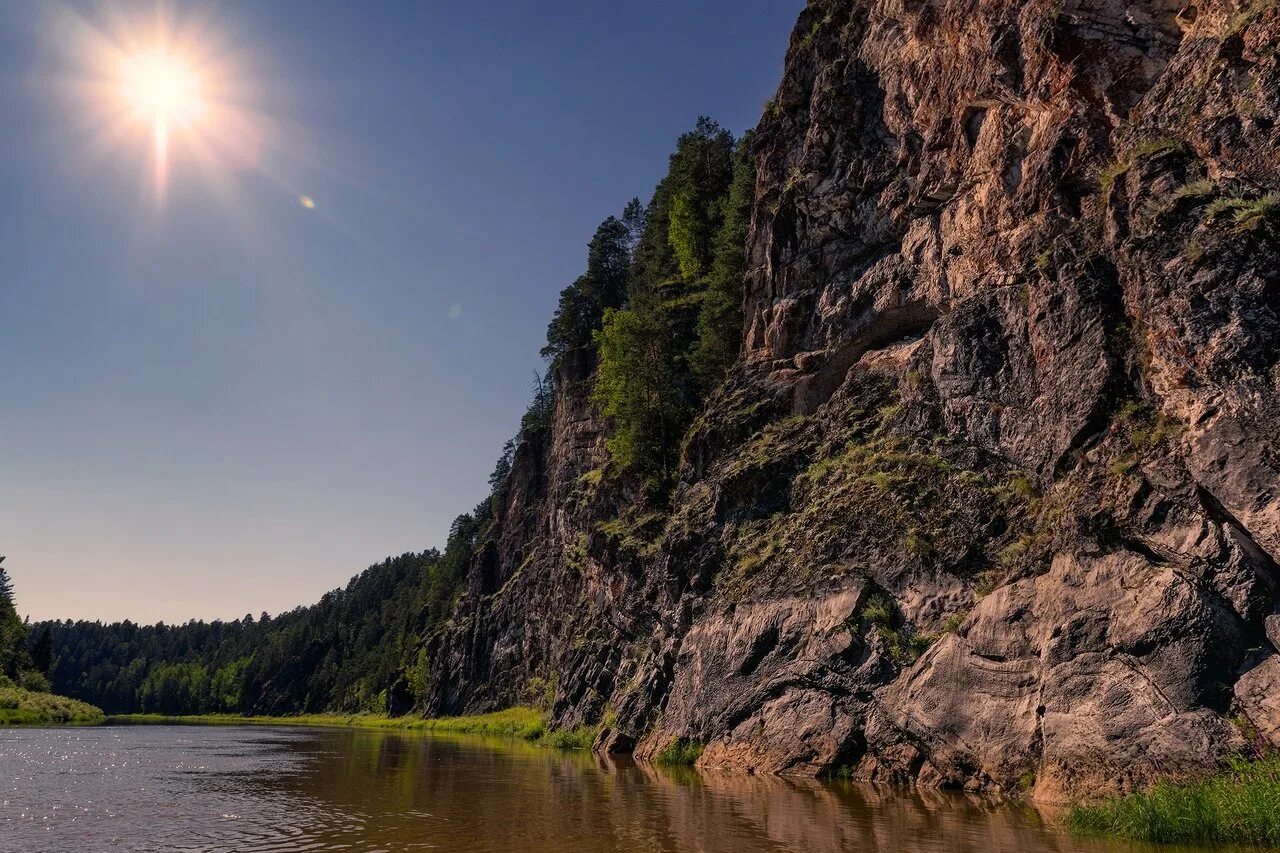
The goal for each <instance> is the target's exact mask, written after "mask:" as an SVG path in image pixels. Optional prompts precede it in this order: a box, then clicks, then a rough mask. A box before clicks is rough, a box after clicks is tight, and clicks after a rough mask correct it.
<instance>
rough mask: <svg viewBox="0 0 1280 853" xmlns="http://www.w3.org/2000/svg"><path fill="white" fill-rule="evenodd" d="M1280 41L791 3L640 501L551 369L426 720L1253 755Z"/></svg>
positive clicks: (838, 755)
mask: <svg viewBox="0 0 1280 853" xmlns="http://www.w3.org/2000/svg"><path fill="white" fill-rule="evenodd" d="M1278 45H1280V6H1278V5H1277V4H1276V3H1275V2H1274V0H1249V2H1243V3H1241V2H1214V0H1208V2H1201V3H1194V2H1192V3H1184V2H1163V0H1160V1H1159V2H1140V3H1128V4H1125V3H1120V2H1111V0H1095V1H1094V2H1080V1H1079V0H1066V2H1062V0H1053V2H1047V0H1031V1H1030V2H1018V3H1014V2H1009V1H1008V0H983V2H973V0H969V1H968V2H961V0H906V2H904V1H903V0H839V2H836V1H835V0H822V2H812V3H811V4H810V5H809V6H808V8H807V9H806V10H805V11H804V12H803V13H802V15H801V17H800V20H799V22H798V24H797V27H796V30H795V32H794V34H793V36H792V40H791V46H790V50H789V52H788V55H787V61H786V70H785V75H784V78H783V81H782V83H781V85H780V87H779V90H778V93H777V96H776V98H775V99H774V100H773V101H772V102H771V103H770V104H769V105H768V107H767V108H766V112H765V115H764V117H763V119H762V121H761V125H760V127H759V129H758V134H757V138H756V143H755V144H756V157H757V163H758V180H757V193H756V202H755V206H754V210H753V216H752V227H751V232H750V238H749V246H748V249H749V267H750V268H749V272H748V277H747V281H746V288H745V300H744V309H745V317H746V328H745V331H744V340H743V342H742V352H741V358H740V360H739V363H738V365H737V367H736V368H735V370H734V372H733V375H732V376H731V377H730V380H729V381H728V383H727V384H726V385H725V386H724V387H723V388H722V389H720V391H718V392H717V393H716V394H715V395H714V396H713V398H712V399H711V400H710V402H709V403H708V404H707V406H706V408H705V410H704V411H702V412H701V413H700V415H699V416H698V418H697V420H696V421H695V423H694V425H693V427H692V428H691V430H690V432H689V435H688V436H687V437H686V441H685V444H684V450H683V454H682V461H681V465H680V469H679V473H678V484H677V486H676V487H675V490H674V495H673V497H671V498H670V500H664V501H654V500H652V499H651V498H647V497H645V496H644V494H643V493H642V491H641V490H639V489H633V488H630V487H628V486H627V485H626V483H625V479H622V480H618V479H613V478H609V477H605V476H602V473H601V472H602V466H603V465H604V463H605V458H606V451H605V448H604V437H605V435H606V426H605V425H604V424H603V423H601V421H600V420H599V418H598V416H597V415H596V413H595V412H593V410H592V407H591V406H590V404H589V402H588V400H587V395H588V391H589V388H590V381H591V371H592V365H591V364H590V363H589V361H580V362H579V363H574V364H568V365H565V366H564V367H563V368H562V370H561V375H560V376H558V377H557V380H558V381H557V387H558V390H557V401H556V408H555V425H554V428H553V431H552V441H551V443H550V446H549V447H547V448H544V449H539V448H531V447H523V448H521V450H520V452H519V453H518V454H517V457H516V460H515V465H514V473H513V475H512V481H511V482H512V487H511V488H510V489H508V490H507V492H506V494H505V505H504V506H503V508H502V509H501V511H500V512H499V514H498V519H497V522H496V523H495V527H494V531H493V535H492V537H491V540H490V541H489V542H488V543H487V544H486V545H485V546H484V548H483V551H482V553H481V555H480V557H479V558H478V559H477V562H476V565H475V566H474V567H473V570H472V574H471V578H470V588H469V592H468V594H467V597H466V598H465V600H464V601H463V602H462V604H461V606H460V608H459V611H458V614H457V616H456V617H455V619H454V621H453V623H451V625H450V626H449V627H448V628H447V629H446V630H445V631H444V632H442V633H441V634H439V635H437V636H436V637H435V638H434V639H433V640H432V643H431V647H430V652H431V661H432V670H433V671H432V698H431V700H430V703H429V705H430V706H429V708H428V709H427V710H430V711H433V712H461V711H473V710H484V709H490V708H494V707H498V706H502V705H507V704H512V703H515V702H542V701H546V702H549V703H550V705H551V707H552V710H553V716H554V719H555V722H556V723H557V724H558V725H562V726H575V725H580V724H596V723H601V722H603V724H604V730H603V732H602V734H601V736H600V738H599V740H598V741H597V748H598V749H600V750H605V751H629V750H634V751H635V752H636V753H637V755H638V756H639V757H641V758H649V757H653V756H655V755H656V754H657V753H659V752H661V751H662V750H663V749H665V748H667V747H668V746H669V745H670V744H671V743H673V742H675V741H687V742H696V743H698V744H701V745H703V747H704V749H703V752H702V756H701V758H700V759H699V762H700V764H702V765H703V766H707V767H713V766H715V767H730V768H739V769H744V770H750V771H757V772H779V773H795V774H805V775H816V774H820V773H824V772H831V771H837V770H839V771H842V772H847V773H850V774H852V775H855V776H859V777H864V778H871V779H892V780H898V781H907V780H910V781H916V782H919V783H921V784H926V785H955V786H964V787H967V788H970V789H985V790H1000V791H1006V792H1009V791H1017V790H1025V789H1032V790H1033V791H1034V793H1035V795H1036V796H1039V797H1042V798H1061V797H1063V796H1065V795H1066V794H1068V793H1071V794H1079V793H1081V792H1084V791H1086V790H1095V791H1102V790H1116V789H1125V788H1128V787H1131V786H1132V785H1134V784H1137V783H1141V782H1143V781H1146V780H1148V779H1150V778H1154V777H1156V776H1159V775H1166V774H1171V773H1174V774H1176V773H1180V772H1190V771H1195V770H1199V769H1203V768H1206V767H1209V766H1212V765H1213V764H1214V763H1215V762H1216V761H1218V760H1219V759H1220V758H1221V757H1222V756H1224V755H1226V754H1231V753H1238V752H1241V751H1248V750H1250V749H1253V748H1257V747H1258V746H1260V745H1262V744H1264V743H1267V742H1270V743H1271V744H1272V745H1276V746H1280V652H1278V651H1277V649H1278V644H1277V641H1278V640H1280V630H1278V629H1276V625H1277V623H1278V622H1280V616H1277V615H1274V614H1276V613H1277V604H1278V602H1280V593H1278V591H1277V580H1278V579H1280V574H1278V571H1280V566H1278V565H1277V560H1280V439H1278V438H1277V435H1278V433H1280V366H1278V364H1280V316H1278V314H1277V312H1278V311H1280V195H1277V192H1278V191H1280V129H1277V127H1276V122H1277V120H1278V119H1280V55H1278V53H1277V46H1278ZM1269 627H1270V629H1271V630H1268V628H1269Z"/></svg>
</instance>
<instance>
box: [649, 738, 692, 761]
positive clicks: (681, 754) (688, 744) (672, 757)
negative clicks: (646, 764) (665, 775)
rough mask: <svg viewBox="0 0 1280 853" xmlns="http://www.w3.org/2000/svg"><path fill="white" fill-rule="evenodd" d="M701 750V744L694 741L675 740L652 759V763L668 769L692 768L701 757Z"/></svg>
mask: <svg viewBox="0 0 1280 853" xmlns="http://www.w3.org/2000/svg"><path fill="white" fill-rule="evenodd" d="M702 750H703V746H702V744H700V743H698V742H697V741H696V740H685V739H684V738H675V739H674V740H672V741H671V743H669V744H667V745H666V747H665V748H664V749H663V750H662V751H661V752H659V753H658V754H657V755H655V756H654V757H653V763H654V764H662V765H665V766H668V767H692V766H693V765H694V764H696V763H697V762H698V759H699V758H701V757H702Z"/></svg>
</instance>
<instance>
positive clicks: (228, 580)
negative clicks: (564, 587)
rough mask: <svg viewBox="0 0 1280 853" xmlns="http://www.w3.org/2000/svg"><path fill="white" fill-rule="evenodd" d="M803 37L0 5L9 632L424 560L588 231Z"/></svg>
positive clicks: (205, 609) (565, 19)
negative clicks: (22, 621) (151, 68)
mask: <svg viewBox="0 0 1280 853" xmlns="http://www.w3.org/2000/svg"><path fill="white" fill-rule="evenodd" d="M803 5H804V4H803V2H801V0H698V2H690V0H645V1H644V2H639V0H638V2H630V3H601V2H598V0H596V2H587V0H582V2H571V0H542V2H538V3H532V2H529V0H490V2H486V3H456V2H453V3H450V2H436V0H430V2H426V0H424V2H415V3H352V2H348V0H333V2H321V0H296V2H285V0H272V2H264V3H248V2H241V3H225V4H219V5H210V4H207V3H206V4H201V5H199V6H187V5H182V4H179V5H174V6H169V7H164V8H163V9H162V11H166V14H165V15H162V16H159V17H161V18H164V19H165V20H164V21H163V22H162V23H161V24H159V25H158V24H157V23H156V18H157V16H156V15H155V10H154V9H152V7H149V6H148V7H144V6H143V4H141V3H138V2H129V3H125V2H123V0H120V2H118V3H115V4H109V3H95V4H87V3H57V2H38V1H37V0H8V2H5V3H4V4H2V6H0V110H2V111H3V115H4V116H5V122H4V128H5V130H4V133H3V134H0V198H2V199H3V203H0V553H3V554H5V555H6V556H7V558H8V559H7V560H6V562H5V565H6V567H7V568H8V569H9V571H10V573H11V574H12V576H13V578H14V581H15V586H16V591H17V595H18V607H19V610H20V612H23V613H26V614H30V616H31V617H32V618H33V619H45V618H87V619H99V618H100V619H103V620H108V621H110V620H116V619H123V618H130V619H133V620H135V621H148V622H149V621H156V620H160V619H163V620H165V621H169V622H173V621H185V620H187V619H189V618H205V619H209V618H231V617H238V616H242V615H244V614H245V613H246V612H253V613H254V614H255V615H256V614H257V613H258V612H260V611H262V610H267V611H270V612H272V613H276V612H279V611H281V610H283V609H288V608H291V607H293V606H296V605H298V604H304V603H310V602H312V601H314V600H315V599H317V598H318V597H319V596H320V595H321V594H322V593H323V592H324V591H325V590H327V589H331V588H333V587H335V586H339V585H341V584H344V583H345V582H346V580H347V579H348V578H349V577H350V576H351V575H353V574H355V573H356V572H358V571H360V570H361V569H363V568H364V567H365V566H367V565H369V564H370V563H373V562H377V561H379V560H381V558H382V557H384V556H386V555H390V554H399V553H402V552H404V551H409V550H421V549H422V548H425V547H428V546H432V545H440V544H442V542H443V539H444V536H445V533H446V531H447V529H448V525H449V522H450V520H451V519H452V518H453V517H454V516H456V515H457V514H459V513H460V512H464V511H466V510H468V509H470V508H471V507H472V506H474V505H475V504H476V503H477V502H478V501H479V500H480V499H481V498H482V497H483V496H484V494H485V492H486V484H485V480H486V478H487V476H488V473H489V471H490V470H491V469H492V466H493V461H494V459H495V457H496V456H497V454H498V452H499V450H500V448H501V446H502V443H503V441H505V440H506V439H507V438H509V437H510V435H511V434H512V433H513V432H514V430H515V428H516V425H517V422H518V419H519V416H520V413H521V412H522V411H523V409H524V407H525V404H526V402H527V399H528V396H529V388H530V384H531V378H532V375H533V371H534V370H535V369H537V368H538V367H539V366H540V362H539V359H538V355H537V353H538V349H539V347H540V346H541V344H542V341H543V335H544V332H545V329H546V322H547V320H548V319H549V318H550V315H551V312H552V309H553V307H554V305H555V300H556V296H557V294H558V292H559V291H560V289H561V288H562V287H563V286H565V285H566V284H567V283H569V282H570V281H572V280H573V279H574V278H575V277H576V276H577V275H578V274H579V273H580V272H581V270H582V268H583V265H584V260H585V257H584V256H585V245H586V241H587V240H588V239H589V238H590V236H591V234H592V232H593V231H594V229H595V226H596V225H597V224H598V223H599V221H600V220H602V219H603V218H604V217H605V216H608V215H609V214H611V213H616V212H619V211H620V210H621V209H622V207H623V205H624V204H625V203H626V201H627V200H628V199H629V198H631V197H632V196H641V197H642V198H644V199H645V200H647V198H648V195H649V193H650V192H651V190H652V188H653V185H654V183H655V182H656V181H657V179H658V178H659V177H660V176H661V174H662V173H663V171H664V170H665V166H666V158H667V155H668V154H669V153H670V151H671V150H672V148H673V145H674V141H675V138H676V137H677V136H678V135H679V134H680V133H681V132H682V131H684V130H687V129H689V128H691V127H692V125H693V123H694V121H695V119H696V118H697V116H698V115H699V114H707V115H710V116H712V117H713V118H716V119H717V120H719V121H720V122H721V123H722V124H724V125H725V126H727V127H729V128H731V129H732V130H733V131H735V132H739V131H741V130H743V129H745V128H747V127H750V126H752V125H754V124H755V122H756V120H757V119H758V118H759V114H760V110H761V107H762V105H763V103H764V102H765V100H766V99H767V98H768V97H769V95H771V94H772V92H773V90H774V88H775V86H776V84H777V81H778V77H779V74H780V70H781V61H782V55H783V52H784V49H785V46H786V40H787V36H788V33H789V30H790V27H791V25H792V23H793V22H794V19H795V16H796V15H797V13H798V12H799V10H800V9H801V8H802V7H803ZM140 10H141V11H144V12H146V14H143V15H139V11H140ZM157 31H159V32H161V33H163V34H165V38H164V39H161V41H162V42H164V43H166V44H169V45H170V46H169V47H168V48H166V49H165V51H164V52H163V53H164V55H165V56H166V57H168V58H167V59H166V60H165V61H166V62H169V61H171V60H172V59H173V57H178V58H179V59H180V60H181V61H183V62H184V63H186V64H184V65H183V68H184V69H185V70H184V71H183V73H184V74H185V73H186V72H187V71H189V72H190V73H191V75H193V76H196V77H198V78H199V79H198V84H197V86H198V88H199V92H200V96H199V97H200V99H201V101H202V107H201V110H200V113H199V116H198V118H195V119H191V120H190V122H189V124H187V125H185V126H175V127H174V128H173V129H171V130H169V131H168V133H167V138H168V139H169V143H168V145H167V146H166V147H165V148H166V150H167V151H168V154H167V160H168V167H167V170H165V172H164V180H163V187H162V186H161V181H160V179H159V176H158V172H157V168H156V162H155V158H156V151H157V147H156V140H155V131H156V128H155V127H153V126H152V124H151V123H149V121H148V120H147V119H146V118H145V116H144V115H143V113H144V112H145V108H146V105H147V104H150V103H152V101H146V103H145V104H143V105H142V106H140V102H139V100H138V97H137V96H138V92H137V91H136V90H137V88H138V85H140V84H138V83H137V81H136V80H135V79H134V78H133V77H130V76H128V75H129V74H134V73H135V72H134V71H129V72H128V74H126V75H124V76H122V73H123V72H121V71H120V70H119V68H120V67H123V66H121V65H120V62H121V58H122V57H123V58H124V60H127V61H128V62H131V63H133V64H131V65H129V66H128V67H129V68H130V69H134V68H135V66H137V62H136V61H135V60H137V59H138V57H139V56H142V57H144V58H145V57H147V56H151V50H152V48H153V47H154V46H155V42H156V37H155V33H156V32H157ZM166 79H168V78H166ZM144 84H145V81H144ZM147 91H148V92H150V90H149V89H148V90H147ZM164 91H165V92H167V91H168V90H167V89H166V90H164ZM151 94H152V95H153V96H154V97H161V98H164V97H168V95H165V94H164V93H161V94H160V95H154V93H151ZM174 97H175V98H177V99H178V100H180V99H181V96H180V95H179V96H174ZM204 102H208V104H213V105H214V106H207V105H203V104H204ZM166 103H168V101H166ZM165 109H169V107H166V108H165ZM175 114H176V113H175ZM166 115H167V113H166ZM183 120H184V121H185V120H186V117H185V116H184V117H183ZM173 123H174V124H175V125H178V124H179V121H178V119H176V118H175V119H174V120H173ZM304 196H305V197H306V198H305V199H304V198H303V197H304Z"/></svg>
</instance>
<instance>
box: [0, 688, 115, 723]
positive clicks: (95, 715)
mask: <svg viewBox="0 0 1280 853" xmlns="http://www.w3.org/2000/svg"><path fill="white" fill-rule="evenodd" d="M104 719H105V715H104V714H103V713H102V711H101V710H100V709H99V708H96V707H94V706H93V705H90V704H89V703H88V702H81V701H79V700H77V699H68V698H67V697H66V696H57V695H54V694H53V693H36V692H34V691H31V690H24V689H23V688H21V687H17V686H15V685H0V726H51V725H93V724H95V723H101V722H102V721H103V720H104Z"/></svg>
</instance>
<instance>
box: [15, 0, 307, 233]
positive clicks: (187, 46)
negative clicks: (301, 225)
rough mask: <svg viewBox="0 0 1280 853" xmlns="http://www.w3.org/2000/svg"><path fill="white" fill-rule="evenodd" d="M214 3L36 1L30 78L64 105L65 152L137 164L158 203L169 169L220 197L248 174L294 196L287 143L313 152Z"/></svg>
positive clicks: (88, 162)
mask: <svg viewBox="0 0 1280 853" xmlns="http://www.w3.org/2000/svg"><path fill="white" fill-rule="evenodd" d="M81 5H85V6H90V5H91V6H92V8H91V11H85V10H82V9H78V8H76V7H77V6H81ZM214 5H215V4H207V3H205V4H196V3H190V4H187V3H182V4H179V3H173V2H170V0H150V2H147V0H95V3H93V4H79V3H68V2H63V1H62V0H51V2H49V3H47V4H44V6H43V8H44V12H43V14H42V17H41V19H40V20H41V26H40V29H41V31H42V33H43V34H44V36H45V44H46V48H47V49H46V50H44V51H43V52H42V57H41V63H40V67H39V68H38V69H37V71H36V73H34V74H33V75H32V78H33V82H34V83H35V84H36V85H38V86H39V87H40V90H41V93H42V94H45V95H47V96H48V97H50V98H51V100H53V101H54V102H56V103H58V104H59V105H60V106H65V108H66V112H67V114H68V117H69V119H70V121H69V122H68V128H69V130H70V131H71V132H70V133H68V134H67V139H69V140H70V141H71V142H72V143H73V144H74V145H75V146H76V147H77V148H78V150H76V151H74V152H68V153H72V154H74V155H77V156H76V157H75V159H79V160H82V161H83V163H84V165H85V166H86V167H88V168H89V169H91V170H92V171H94V172H97V171H99V167H100V166H102V165H104V164H106V163H108V162H112V163H114V164H120V165H124V166H127V167H134V166H137V167H141V169H140V177H143V178H144V180H145V184H144V185H143V186H142V187H141V189H142V191H143V192H144V193H145V194H146V195H148V196H151V197H152V198H153V199H154V201H155V204H156V209H157V210H158V211H163V210H164V209H165V207H166V199H167V197H168V193H169V186H170V183H171V182H172V180H173V179H174V178H175V177H177V178H179V179H180V181H181V183H180V186H181V187H182V188H183V190H182V191H183V192H184V193H190V191H192V190H195V191H199V192H204V191H208V192H210V194H211V195H212V196H213V197H215V198H217V199H218V200H219V201H222V202H226V203H230V204H235V203H238V202H239V201H240V199H241V195H240V194H241V192H242V190H243V189H244V186H245V184H244V179H245V178H247V177H250V176H255V177H259V178H265V179H266V180H268V181H269V182H270V183H272V184H275V185H278V186H280V187H281V188H283V189H285V190H287V191H288V195H289V197H290V198H291V199H297V198H299V197H300V196H301V195H302V193H301V192H299V191H298V190H297V188H296V187H294V186H292V184H293V181H294V175H293V170H294V168H295V164H296V163H299V162H301V161H300V159H299V157H298V152H299V151H301V152H303V153H304V155H305V156H309V157H312V156H314V154H313V153H312V152H313V150H314V149H313V148H312V147H311V146H310V144H309V142H308V140H307V139H306V137H305V136H303V134H304V133H306V129H305V127H304V126H303V125H301V124H299V123H298V122H297V121H296V120H295V119H290V118H282V117H280V116H279V114H278V113H277V112H276V111H277V110H280V109H282V108H283V109H284V110H285V111H286V112H289V111H290V110H291V108H290V102H291V101H292V100H293V99H292V96H291V95H289V94H288V91H287V86H286V83H285V81H284V79H283V78H282V77H281V75H279V74H269V73H266V72H265V67H266V65H268V64H269V63H270V60H269V58H268V57H269V51H267V50H265V46H262V45H260V43H259V42H257V41H256V40H255V39H254V38H253V37H252V36H251V35H249V34H246V33H244V32H243V31H242V30H241V28H239V27H236V26H234V25H233V24H230V23H227V24H225V25H224V23H223V22H221V21H220V13H218V12H217V11H216V10H215V8H214ZM280 154H287V155H288V156H275V155H280ZM186 197H191V196H190V195H187V196H186ZM302 204H303V206H304V207H307V206H308V205H307V203H306V202H305V201H304V202H302ZM310 206H311V207H314V203H312V204H311V205H310ZM238 212H239V211H238Z"/></svg>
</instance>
